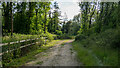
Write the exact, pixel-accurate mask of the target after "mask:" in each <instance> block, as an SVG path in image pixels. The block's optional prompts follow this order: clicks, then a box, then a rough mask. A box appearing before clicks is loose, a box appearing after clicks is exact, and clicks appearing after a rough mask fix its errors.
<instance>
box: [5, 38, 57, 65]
mask: <svg viewBox="0 0 120 68" xmlns="http://www.w3.org/2000/svg"><path fill="white" fill-rule="evenodd" d="M58 41H59V40H53V41H51V42H49V43H48V44H47V45H43V46H41V47H40V48H38V49H37V50H34V51H32V52H29V53H28V54H27V55H25V56H23V57H21V58H17V59H13V60H12V61H11V62H10V63H8V64H6V66H16V67H18V66H22V65H24V64H25V63H26V62H29V61H32V60H35V59H36V57H34V56H35V55H36V54H38V53H41V52H44V51H46V50H47V49H49V47H52V46H54V45H55V44H57V43H58Z"/></svg>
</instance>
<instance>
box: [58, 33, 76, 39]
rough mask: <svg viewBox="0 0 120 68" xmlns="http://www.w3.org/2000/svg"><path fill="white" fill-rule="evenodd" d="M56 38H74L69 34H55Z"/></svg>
mask: <svg viewBox="0 0 120 68" xmlns="http://www.w3.org/2000/svg"><path fill="white" fill-rule="evenodd" d="M57 38H58V39H74V36H71V35H69V34H62V35H58V36H57Z"/></svg>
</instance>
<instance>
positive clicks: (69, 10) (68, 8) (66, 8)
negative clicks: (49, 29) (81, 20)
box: [58, 2, 80, 20]
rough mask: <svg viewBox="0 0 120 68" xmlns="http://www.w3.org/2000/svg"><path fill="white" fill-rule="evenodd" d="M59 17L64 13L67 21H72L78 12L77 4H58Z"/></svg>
mask: <svg viewBox="0 0 120 68" xmlns="http://www.w3.org/2000/svg"><path fill="white" fill-rule="evenodd" d="M58 5H59V8H60V11H61V15H64V14H65V13H66V15H67V17H68V20H70V19H73V17H74V16H75V15H77V14H78V13H79V11H80V8H79V6H78V4H77V2H58Z"/></svg>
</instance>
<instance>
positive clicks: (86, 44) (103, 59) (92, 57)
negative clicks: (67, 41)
mask: <svg viewBox="0 0 120 68" xmlns="http://www.w3.org/2000/svg"><path fill="white" fill-rule="evenodd" d="M119 32H120V29H119V28H116V29H108V30H106V31H104V32H102V33H100V34H93V35H91V36H89V37H87V38H85V39H82V40H78V41H75V42H73V43H72V44H73V47H74V49H75V50H76V51H77V54H78V58H79V60H80V61H81V62H83V64H85V65H86V66H94V65H98V66H100V65H103V66H118V49H119V42H120V33H119ZM77 39H78V38H77ZM88 59H89V60H88Z"/></svg>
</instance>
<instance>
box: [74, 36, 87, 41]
mask: <svg viewBox="0 0 120 68" xmlns="http://www.w3.org/2000/svg"><path fill="white" fill-rule="evenodd" d="M83 39H86V36H85V35H83V34H79V35H77V36H76V37H75V41H77V40H83Z"/></svg>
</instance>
